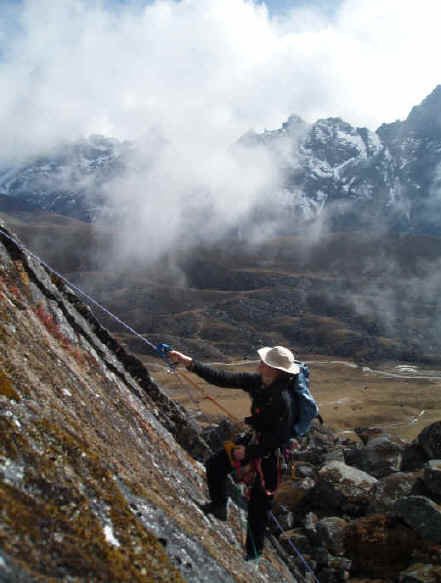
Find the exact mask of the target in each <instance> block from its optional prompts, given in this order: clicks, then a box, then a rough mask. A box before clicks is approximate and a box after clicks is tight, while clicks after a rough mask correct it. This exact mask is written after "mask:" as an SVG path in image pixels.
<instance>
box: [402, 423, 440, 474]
mask: <svg viewBox="0 0 441 583" xmlns="http://www.w3.org/2000/svg"><path fill="white" fill-rule="evenodd" d="M430 459H441V421H435V423H431V424H430V425H427V427H425V428H424V429H423V430H422V431H421V433H419V434H418V436H417V437H416V439H414V440H413V442H412V443H411V444H409V445H408V446H407V447H406V448H405V449H404V452H403V461H402V464H401V470H402V471H413V470H419V469H422V468H423V466H424V464H425V463H426V462H427V461H428V460H430Z"/></svg>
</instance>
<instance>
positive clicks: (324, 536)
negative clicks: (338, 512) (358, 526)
mask: <svg viewBox="0 0 441 583" xmlns="http://www.w3.org/2000/svg"><path fill="white" fill-rule="evenodd" d="M347 526H348V523H347V521H346V520H344V519H343V518H340V517H338V516H328V517H325V518H322V519H321V520H319V522H318V523H317V534H318V536H319V537H320V541H321V544H322V545H323V546H324V547H326V548H327V549H328V550H329V552H330V553H332V554H333V555H339V556H340V555H344V551H345V545H344V541H345V531H346V528H347Z"/></svg>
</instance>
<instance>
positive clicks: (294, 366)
mask: <svg viewBox="0 0 441 583" xmlns="http://www.w3.org/2000/svg"><path fill="white" fill-rule="evenodd" d="M257 354H258V355H259V356H260V358H261V359H262V361H263V362H264V363H265V364H267V365H268V366H271V367H272V368H277V369H278V370H283V371H284V372H288V373H290V374H299V372H300V366H299V365H298V363H297V362H295V360H296V357H295V355H294V354H293V353H292V352H291V350H288V348H285V347H284V346H274V348H271V347H269V346H264V347H263V348H259V350H258V351H257Z"/></svg>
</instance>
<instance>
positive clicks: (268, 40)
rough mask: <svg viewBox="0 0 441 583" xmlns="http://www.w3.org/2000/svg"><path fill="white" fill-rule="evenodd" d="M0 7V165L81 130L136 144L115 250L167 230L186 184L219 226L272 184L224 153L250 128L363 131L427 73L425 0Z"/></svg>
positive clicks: (431, 62)
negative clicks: (278, 5) (340, 126)
mask: <svg viewBox="0 0 441 583" xmlns="http://www.w3.org/2000/svg"><path fill="white" fill-rule="evenodd" d="M1 10H2V9H1V8H0V43H1V47H0V48H1V55H2V61H1V62H0V165H1V163H2V162H3V163H4V164H5V163H7V162H9V161H11V160H15V159H16V160H19V159H21V158H23V157H24V156H28V155H32V154H38V153H42V152H44V151H46V150H48V149H50V148H51V147H53V146H55V145H56V144H57V143H59V142H61V141H66V140H67V141H70V140H75V139H78V138H80V137H85V136H88V135H90V134H93V133H98V134H104V135H107V136H113V137H116V138H119V139H136V140H138V141H139V142H140V143H141V144H143V149H142V154H141V158H142V159H138V160H137V161H136V163H137V168H138V170H137V171H136V172H134V173H132V174H130V176H127V177H126V178H125V180H124V181H123V182H119V183H118V184H115V185H114V186H113V189H111V192H110V196H112V197H113V199H114V200H116V201H118V203H120V204H121V207H124V208H131V209H132V213H131V215H130V216H129V217H128V219H127V224H128V226H129V229H128V231H127V232H126V234H125V235H126V237H125V238H126V241H127V244H128V246H129V247H132V245H133V246H134V245H135V244H136V245H137V246H139V244H140V242H141V241H143V240H144V239H145V235H141V234H144V233H147V232H148V237H149V241H150V244H153V245H154V246H156V247H158V249H157V250H156V249H155V250H153V251H152V253H153V254H156V253H157V252H159V251H160V250H161V249H162V248H163V245H162V243H161V241H162V240H163V239H164V237H165V238H170V235H171V234H177V233H178V232H179V225H180V221H181V217H182V214H183V213H184V214H185V211H186V208H187V201H188V200H189V196H190V195H191V196H192V197H197V196H199V197H202V199H204V197H207V196H208V201H206V203H207V204H206V206H207V216H209V217H211V218H210V219H209V220H208V221H207V223H206V225H205V228H206V230H207V231H210V229H211V228H213V227H214V224H213V223H214V220H213V217H214V216H216V222H220V223H223V224H224V226H225V227H226V228H227V227H228V225H229V224H230V222H231V219H232V216H233V215H237V214H238V215H240V214H241V213H246V211H247V209H248V208H249V206H250V205H251V204H252V203H253V200H255V199H256V198H257V197H258V196H261V194H262V193H263V192H268V190H269V189H271V188H276V185H277V176H276V175H275V174H274V171H273V170H272V168H271V166H270V163H269V161H268V160H266V159H265V158H264V157H262V159H260V160H259V161H258V164H256V161H255V160H252V161H251V160H247V159H245V158H244V159H240V160H238V159H237V157H236V156H232V155H231V153H230V151H229V146H230V145H231V144H232V143H234V142H235V141H236V140H237V138H238V137H239V136H240V135H242V134H243V133H245V132H246V131H247V130H248V129H250V128H256V129H262V128H265V127H267V128H275V127H280V124H281V123H282V122H283V121H285V120H286V119H287V117H288V116H289V115H290V114H292V113H297V114H298V115H300V116H302V117H303V118H304V119H306V120H307V121H314V120H315V119H317V118H318V117H328V116H340V117H343V118H344V119H345V120H347V121H349V122H351V123H353V124H357V125H367V126H368V127H371V128H372V129H375V128H376V127H377V126H378V125H379V124H380V123H381V122H382V121H393V120H394V119H396V118H403V117H405V116H406V115H407V113H408V111H409V109H410V108H411V107H412V105H414V104H417V103H419V102H420V101H421V100H422V99H423V98H424V97H425V96H426V95H427V94H428V93H429V92H430V91H432V89H433V88H434V87H435V86H436V85H437V84H438V83H439V82H440V81H441V79H440V77H439V72H438V66H437V58H438V52H439V40H438V39H439V30H438V28H439V22H441V2H439V0H420V2H418V3H416V2H414V0H387V2H384V0H346V1H343V2H342V3H341V4H340V5H339V8H338V10H337V12H336V13H334V14H333V15H332V18H331V17H330V16H329V11H328V12H326V14H325V13H320V11H319V9H307V8H302V9H293V10H292V11H291V12H289V13H284V15H283V17H282V16H280V17H279V18H276V17H270V15H269V12H268V10H267V8H266V6H265V5H264V4H258V3H255V2H253V1H252V0H181V1H176V2H175V1H172V0H155V1H154V2H152V3H149V4H144V3H143V2H141V1H139V0H137V1H134V2H127V3H126V4H123V5H119V6H118V7H116V6H114V7H113V9H110V7H109V3H108V2H107V3H104V2H100V1H98V0H95V1H91V0H60V1H54V0H24V1H23V2H22V3H21V4H19V5H17V6H16V8H15V10H12V9H11V7H10V6H9V8H8V9H7V10H6V9H5V10H4V12H3V13H2V12H1ZM12 18H13V20H14V26H10V22H9V23H8V20H9V21H10V20H12ZM133 209H136V210H135V211H133ZM152 217H155V220H154V221H152ZM152 241H154V243H152Z"/></svg>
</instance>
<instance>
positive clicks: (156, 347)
mask: <svg viewBox="0 0 441 583" xmlns="http://www.w3.org/2000/svg"><path fill="white" fill-rule="evenodd" d="M0 234H2V235H3V236H4V237H6V239H9V240H10V241H12V242H13V243H14V244H15V245H17V247H18V248H19V249H21V250H22V251H24V252H25V253H28V254H29V255H30V256H31V257H33V258H34V259H36V260H37V261H39V262H40V263H41V264H42V265H44V267H45V268H46V269H47V270H48V271H50V272H51V273H53V274H54V275H56V276H57V277H59V278H60V279H61V280H62V281H64V283H66V284H67V285H69V286H70V287H71V288H72V289H74V290H75V291H76V292H78V293H79V294H81V295H82V296H84V297H85V298H86V299H87V300H88V301H89V302H90V303H91V304H93V305H94V306H96V307H97V308H99V309H100V310H102V311H103V312H104V313H105V314H107V315H108V316H110V317H111V318H112V319H113V320H115V321H116V322H118V324H120V325H121V326H123V327H124V328H126V329H127V330H128V331H129V332H131V333H132V334H134V335H135V336H136V337H137V338H139V339H140V340H142V341H143V342H145V343H146V344H148V345H149V346H150V347H151V348H153V349H154V350H156V351H157V352H159V355H160V356H161V358H164V359H165V360H167V362H168V365H169V367H170V369H173V366H174V365H172V364H171V363H170V362H169V360H168V357H167V352H168V351H169V350H171V348H170V347H169V346H168V345H167V344H159V345H156V344H153V342H150V340H149V339H148V338H145V337H144V336H142V335H141V334H140V333H139V332H137V331H136V330H134V329H133V328H132V327H131V326H129V325H128V324H126V323H125V322H123V321H122V320H120V319H119V318H118V316H115V314H112V312H110V311H109V310H108V309H107V308H105V307H104V306H102V305H101V304H99V303H98V302H97V301H96V300H94V299H93V298H92V297H91V296H89V294H87V293H86V292H84V291H83V290H82V289H80V288H79V287H78V286H76V285H75V284H73V283H72V282H70V281H69V280H68V279H66V278H65V277H64V276H63V275H61V274H60V273H58V272H57V271H55V269H53V268H52V267H51V266H50V265H48V264H47V263H46V262H45V261H43V260H42V259H40V257H38V255H35V253H32V252H31V251H29V249H26V248H25V247H24V246H23V245H22V244H21V243H20V242H19V241H17V240H16V239H14V237H11V236H10V235H8V233H5V231H3V229H0Z"/></svg>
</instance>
